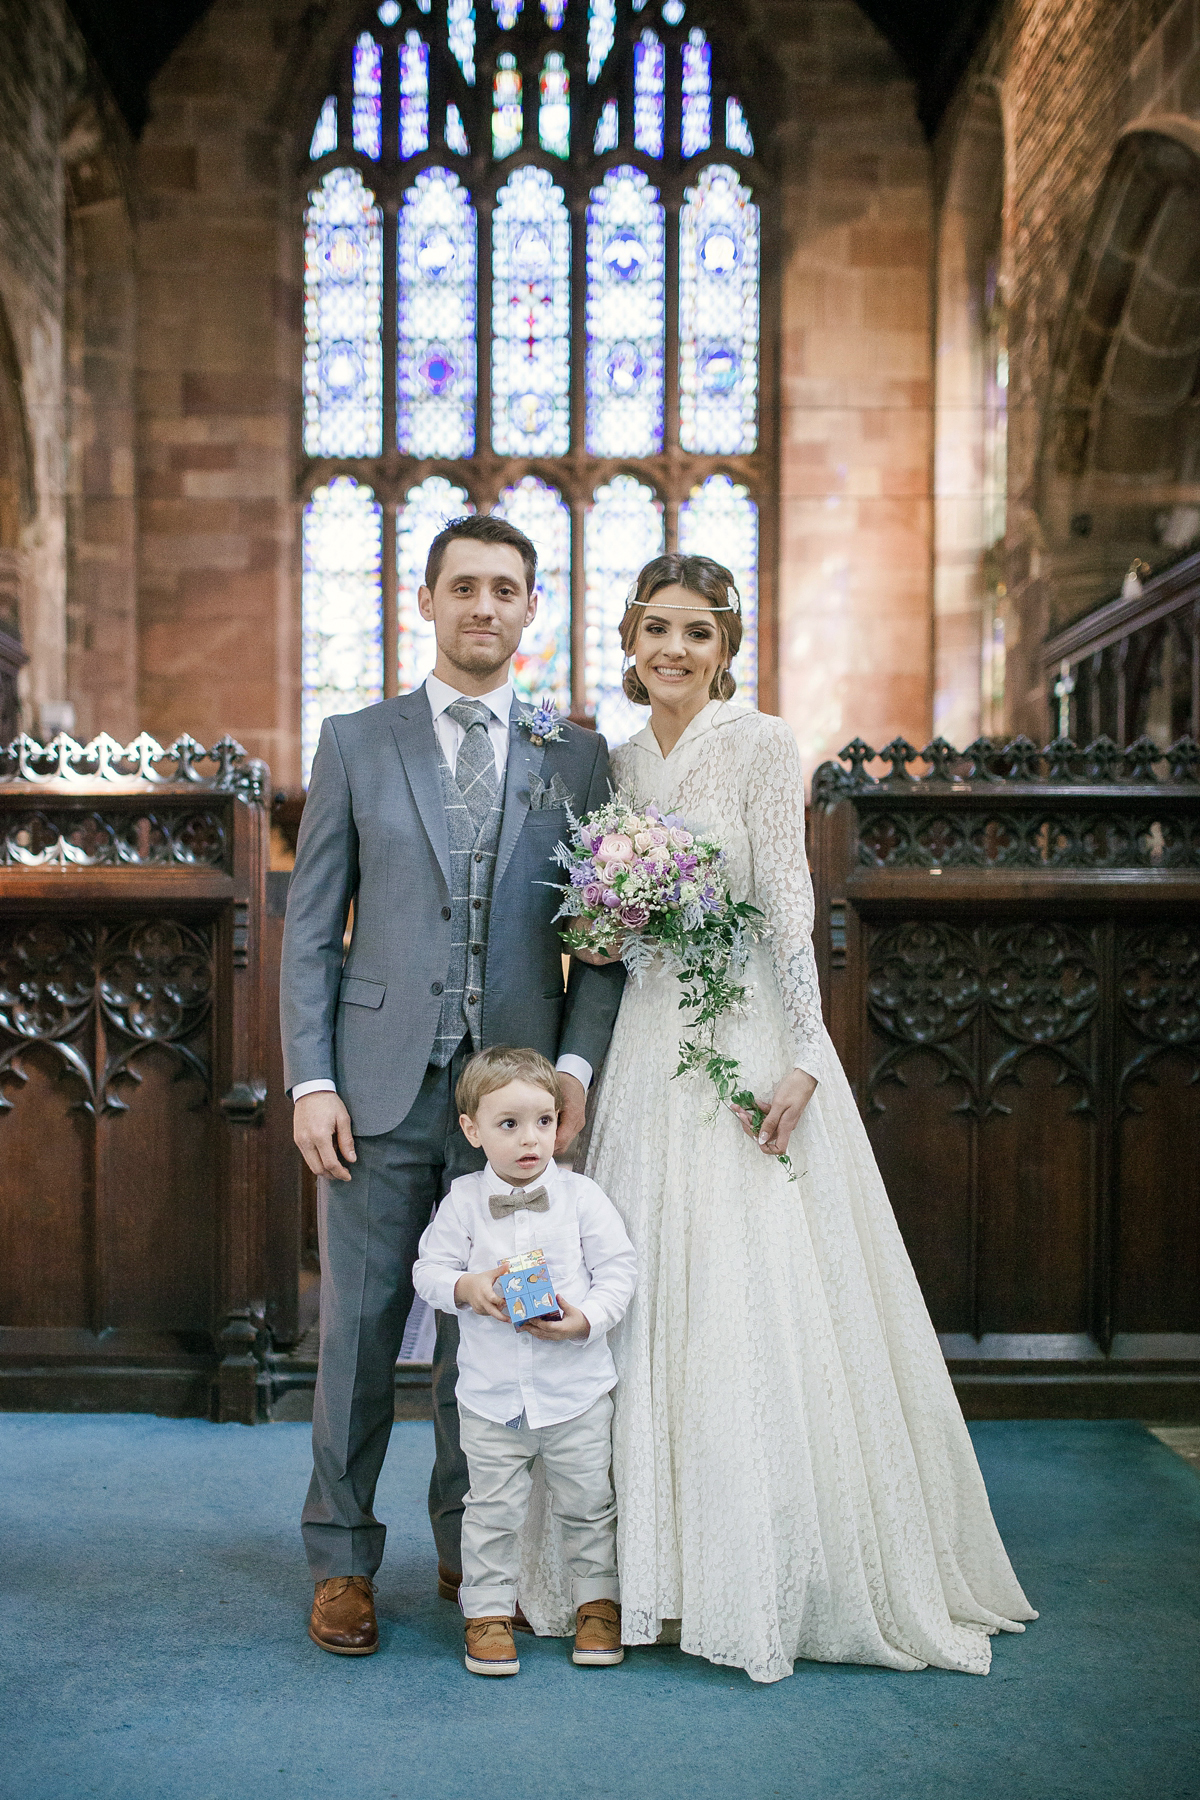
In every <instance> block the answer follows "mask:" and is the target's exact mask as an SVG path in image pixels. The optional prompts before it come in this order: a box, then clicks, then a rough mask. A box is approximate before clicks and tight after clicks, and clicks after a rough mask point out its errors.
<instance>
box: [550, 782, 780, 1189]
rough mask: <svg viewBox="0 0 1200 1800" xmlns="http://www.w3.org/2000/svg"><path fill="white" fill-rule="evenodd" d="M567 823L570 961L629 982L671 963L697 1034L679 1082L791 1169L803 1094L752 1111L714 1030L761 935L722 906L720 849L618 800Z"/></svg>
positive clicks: (740, 907) (683, 1058) (684, 1045)
mask: <svg viewBox="0 0 1200 1800" xmlns="http://www.w3.org/2000/svg"><path fill="white" fill-rule="evenodd" d="M568 817H571V816H570V814H568ZM571 825H572V828H573V829H572V834H571V841H570V843H569V844H561V843H560V844H559V845H558V846H557V848H556V850H555V855H556V857H557V860H558V862H559V863H560V865H561V866H562V867H563V868H564V869H565V870H566V871H567V875H568V877H569V885H568V886H567V889H566V892H565V894H564V897H563V903H562V905H561V906H560V907H559V910H558V913H557V914H556V917H557V918H559V919H563V920H565V921H566V923H565V924H564V926H563V937H564V939H565V940H566V943H567V944H568V946H569V948H570V949H571V951H572V953H573V954H574V955H575V956H577V957H579V959H580V960H581V961H584V962H590V963H593V964H604V963H612V962H618V961H620V962H623V963H624V964H625V967H626V968H627V969H628V970H629V973H630V974H631V975H632V976H633V977H634V979H635V980H640V979H641V976H642V974H643V973H644V971H645V970H646V969H647V968H648V967H649V966H650V964H651V963H652V962H653V961H654V960H655V959H656V957H658V956H659V955H661V954H664V953H665V954H666V955H667V956H668V957H670V959H671V960H672V961H673V963H674V965H675V971H676V974H677V976H678V978H679V982H680V985H681V987H682V989H683V994H682V996H681V998H680V1001H679V1005H680V1008H681V1009H682V1010H683V1011H685V1012H687V1013H690V1014H691V1015H692V1017H691V1018H690V1019H689V1020H688V1025H689V1027H690V1028H691V1031H692V1034H693V1035H690V1036H688V1037H685V1038H683V1039H682V1040H681V1041H680V1045H679V1066H678V1068H677V1069H676V1071H675V1073H676V1075H677V1076H678V1075H686V1074H688V1073H689V1072H691V1071H692V1070H699V1071H700V1072H701V1073H703V1074H706V1075H707V1076H708V1078H709V1080H710V1081H711V1082H712V1084H713V1086H714V1087H715V1089H716V1091H717V1095H718V1097H719V1099H720V1101H721V1102H722V1104H723V1105H725V1106H728V1107H729V1108H730V1110H731V1111H732V1112H734V1113H736V1115H737V1116H738V1118H739V1119H740V1120H741V1121H742V1124H743V1127H744V1129H745V1130H746V1131H747V1133H748V1134H749V1135H751V1136H753V1137H755V1138H756V1140H757V1142H758V1144H759V1147H760V1149H763V1150H764V1151H766V1152H767V1154H769V1155H775V1156H778V1158H779V1160H780V1162H781V1163H783V1165H784V1166H785V1168H787V1169H788V1170H789V1171H790V1169H791V1163H790V1161H789V1159H788V1157H787V1156H786V1155H785V1154H784V1150H785V1148H786V1145H787V1141H788V1137H789V1136H790V1133H791V1130H792V1128H793V1127H794V1125H795V1123H796V1120H797V1119H798V1118H799V1116H800V1113H801V1112H802V1111H803V1108H804V1104H805V1102H806V1101H807V1099H808V1095H807V1094H800V1093H797V1094H796V1095H795V1096H793V1095H791V1094H790V1093H788V1094H787V1095H786V1096H785V1094H784V1092H783V1087H784V1086H785V1085H786V1084H781V1088H780V1089H779V1090H777V1091H776V1095H775V1098H774V1099H773V1100H772V1101H771V1103H770V1105H769V1107H764V1106H762V1105H760V1104H759V1102H758V1100H757V1099H756V1098H755V1096H754V1095H753V1094H752V1093H751V1092H750V1090H749V1089H748V1088H746V1087H745V1086H744V1085H743V1083H742V1079H741V1072H740V1069H739V1067H738V1063H737V1061H736V1059H735V1058H733V1057H729V1056H723V1055H721V1054H720V1052H719V1051H718V1050H717V1048H716V1025H717V1020H718V1019H719V1018H720V1017H721V1016H722V1014H724V1013H727V1012H733V1011H739V1010H740V1009H741V1008H742V1006H743V1004H744V1003H745V1001H746V999H747V989H746V988H745V986H744V985H743V984H742V982H741V980H740V976H741V974H742V971H743V969H744V967H745V963H746V958H747V956H748V955H749V952H750V948H751V946H752V945H753V944H754V943H755V942H757V941H758V939H759V938H760V937H761V936H762V929H761V920H762V914H761V913H760V912H759V910H758V908H757V907H754V906H751V905H750V904H749V903H748V902H746V901H742V900H734V899H733V898H732V897H731V896H730V893H729V890H728V886H727V884H726V882H725V879H724V876H723V873H722V864H723V863H724V860H725V857H724V851H723V850H722V848H721V845H720V844H719V842H718V841H717V839H716V838H715V837H713V836H712V835H711V834H708V833H701V832H693V831H690V830H689V829H688V827H687V824H686V822H685V821H684V820H683V819H680V818H677V817H675V816H674V815H673V814H670V813H663V812H661V811H660V810H659V809H658V808H657V807H656V806H653V805H651V806H647V807H646V808H645V809H644V810H643V811H641V812H639V811H638V810H637V809H636V808H635V807H634V806H633V805H632V804H631V803H630V802H629V801H628V800H627V799H626V798H625V797H624V796H622V795H620V794H618V795H616V796H615V797H614V798H613V799H612V800H610V801H609V802H608V804H607V805H606V806H602V807H599V808H597V810H596V811H595V812H593V813H589V814H588V815H587V817H586V818H585V819H582V820H576V819H574V818H573V817H571ZM795 1073H796V1074H797V1075H800V1074H801V1071H795ZM802 1079H803V1080H805V1081H811V1079H812V1078H811V1077H809V1076H805V1077H802ZM793 1113H794V1116H792V1114H793ZM792 1179H794V1177H792Z"/></svg>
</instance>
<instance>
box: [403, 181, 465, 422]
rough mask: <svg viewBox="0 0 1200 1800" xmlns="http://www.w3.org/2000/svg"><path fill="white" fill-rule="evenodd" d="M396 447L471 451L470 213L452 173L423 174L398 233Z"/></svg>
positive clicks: (408, 195) (407, 200)
mask: <svg viewBox="0 0 1200 1800" xmlns="http://www.w3.org/2000/svg"><path fill="white" fill-rule="evenodd" d="M396 447H397V449H399V450H403V451H407V452H408V453H409V454H410V455H411V456H470V455H471V454H472V452H473V451H474V449H475V209H474V207H473V206H472V205H471V202H470V199H469V198H468V196H467V192H466V189H465V188H462V187H460V186H459V181H458V176H457V175H454V174H452V173H451V172H450V170H449V169H423V170H422V172H421V173H420V174H419V175H418V176H417V179H416V181H415V182H414V184H413V186H412V187H410V188H409V189H408V191H407V193H406V194H405V196H404V204H403V206H402V207H401V208H400V215H399V220H398V222H397V231H396Z"/></svg>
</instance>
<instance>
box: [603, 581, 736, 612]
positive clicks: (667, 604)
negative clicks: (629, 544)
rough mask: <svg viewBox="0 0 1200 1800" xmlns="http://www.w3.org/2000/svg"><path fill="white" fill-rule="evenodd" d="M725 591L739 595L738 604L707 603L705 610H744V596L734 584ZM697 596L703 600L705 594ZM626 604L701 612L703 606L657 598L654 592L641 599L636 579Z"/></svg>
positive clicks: (673, 610)
mask: <svg viewBox="0 0 1200 1800" xmlns="http://www.w3.org/2000/svg"><path fill="white" fill-rule="evenodd" d="M725 591H726V593H727V594H734V595H736V596H737V605H736V606H734V605H732V604H731V603H730V602H729V601H727V602H726V603H725V605H724V606H711V605H708V604H707V603H706V606H705V609H704V610H706V611H708V612H715V613H718V612H731V613H740V612H741V610H742V596H741V595H740V594H739V593H738V591H737V589H736V588H735V587H732V586H731V587H728V588H727V589H726V590H725ZM696 598H697V600H703V599H704V596H703V594H697V596H696ZM625 604H626V606H656V607H657V608H658V610H659V611H660V612H699V611H700V610H701V608H700V607H697V606H679V605H677V604H676V603H675V602H674V601H672V600H656V599H655V597H654V595H653V594H651V596H650V598H649V599H648V600H639V599H638V597H637V582H636V581H635V582H634V584H633V586H632V587H631V588H630V590H629V592H628V594H626V596H625Z"/></svg>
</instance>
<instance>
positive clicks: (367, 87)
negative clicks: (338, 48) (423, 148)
mask: <svg viewBox="0 0 1200 1800" xmlns="http://www.w3.org/2000/svg"><path fill="white" fill-rule="evenodd" d="M382 68H383V54H382V52H381V50H380V48H379V45H378V44H377V43H376V42H375V39H374V38H373V37H372V36H371V34H370V32H369V31H364V32H363V34H362V36H361V37H360V38H359V40H358V42H357V43H356V44H355V46H354V112H353V120H354V148H355V149H356V150H361V152H362V154H363V155H364V156H369V157H370V158H371V160H372V162H378V161H379V152H380V150H381V149H382V148H383V120H382V114H381V111H380V106H381V101H380V95H381V93H382Z"/></svg>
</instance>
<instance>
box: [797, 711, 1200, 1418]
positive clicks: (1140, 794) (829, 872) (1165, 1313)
mask: <svg viewBox="0 0 1200 1800" xmlns="http://www.w3.org/2000/svg"><path fill="white" fill-rule="evenodd" d="M876 754H877V753H876V752H875V751H874V750H873V749H872V748H871V747H870V746H869V745H866V744H864V743H862V742H861V741H860V740H858V739H856V740H855V741H854V743H852V744H849V745H848V746H847V747H846V749H845V750H844V751H842V753H841V759H840V761H838V762H828V763H824V764H822V766H821V767H820V769H818V771H817V773H816V776H815V778H814V782H813V820H814V873H815V878H816V888H817V918H816V930H815V942H816V946H817V958H818V965H819V968H820V973H821V987H822V992H823V994H824V998H825V1008H826V1018H827V1022H828V1024H829V1028H830V1031H831V1034H832V1036H833V1039H834V1042H835V1043H836V1045H837V1047H838V1050H839V1052H840V1054H841V1056H842V1058H843V1061H844V1063H845V1066H846V1071H847V1074H848V1075H849V1077H850V1080H851V1081H852V1083H853V1084H854V1086H855V1090H856V1092H857V1095H858V1100H859V1104H860V1106H861V1107H862V1109H863V1113H864V1116H865V1118H866V1121H867V1126H868V1130H869V1132H870V1134H871V1138H872V1141H873V1143H874V1146H875V1151H876V1154H877V1156H878V1158H879V1162H880V1166H881V1168H882V1170H883V1175H884V1179H885V1181H886V1182H887V1186H888V1191H889V1193H890V1195H891V1198H892V1202H893V1205H894V1206H895V1209H896V1214H897V1218H898V1219H899V1222H900V1226H901V1230H902V1231H903V1233H904V1236H905V1240H906V1242H907V1244H908V1248H909V1251H910V1253H911V1255H912V1258H913V1261H914V1263H915V1265H916V1270H917V1274H918V1276H919V1278H920V1281H921V1284H922V1287H923V1289H924V1292H925V1296H926V1299H927V1301H928V1303H929V1306H930V1310H931V1312H932V1314H933V1319H934V1323H935V1325H936V1326H937V1328H938V1330H939V1332H940V1333H941V1334H942V1343H943V1347H944V1349H945V1351H946V1354H947V1357H948V1360H949V1362H950V1367H951V1371H952V1373H953V1375H954V1379H955V1383H956V1386H957V1387H958V1389H959V1391H960V1395H961V1397H962V1399H963V1401H964V1405H965V1406H966V1408H967V1410H968V1412H969V1413H971V1414H973V1415H974V1416H977V1417H983V1416H1014V1415H1035V1414H1055V1415H1060V1416H1069V1415H1084V1416H1096V1417H1100V1416H1108V1417H1113V1416H1132V1417H1140V1418H1159V1419H1168V1418H1176V1419H1179V1418H1193V1419H1197V1418H1200V747H1198V746H1197V744H1196V743H1195V742H1194V741H1193V740H1192V739H1191V738H1184V739H1181V740H1180V741H1179V742H1178V743H1176V744H1175V745H1174V746H1173V747H1172V748H1171V749H1170V750H1169V751H1166V752H1163V751H1160V750H1158V749H1156V747H1155V746H1154V745H1153V744H1152V743H1150V742H1149V741H1148V740H1146V739H1141V740H1139V742H1137V743H1135V744H1133V745H1132V746H1131V747H1130V748H1129V749H1128V750H1124V751H1122V750H1120V749H1118V747H1117V746H1116V744H1115V743H1113V742H1111V741H1110V740H1109V739H1107V738H1101V739H1099V740H1097V741H1096V742H1095V743H1093V744H1091V745H1090V746H1089V747H1088V748H1087V749H1086V750H1084V749H1079V748H1077V747H1076V746H1075V745H1074V744H1073V743H1072V742H1071V741H1070V740H1069V739H1066V738H1059V739H1056V740H1055V741H1054V742H1053V743H1051V744H1050V745H1048V746H1047V747H1046V748H1045V749H1044V750H1039V749H1038V748H1037V747H1036V746H1035V745H1034V744H1032V743H1031V742H1029V741H1028V740H1027V739H1024V738H1017V739H1015V740H1014V741H1012V742H1011V743H1008V744H1004V745H999V744H992V743H991V742H989V741H988V740H986V739H982V740H979V741H978V742H976V743H974V744H972V745H971V746H970V747H969V748H968V749H967V750H965V751H961V752H960V751H958V750H955V749H954V748H953V747H952V746H950V745H949V744H946V743H945V742H944V741H942V740H941V739H938V740H935V742H934V743H932V744H930V745H928V746H927V747H926V749H924V750H923V751H921V753H920V757H921V760H922V761H923V762H924V765H925V767H924V770H923V772H922V773H921V774H920V776H919V777H917V778H914V775H913V774H912V773H911V772H910V765H912V764H915V763H916V762H917V760H918V759H917V752H916V751H915V750H914V749H913V747H912V746H911V745H910V744H907V743H905V742H904V741H903V740H900V739H897V740H896V741H895V742H893V743H891V744H889V745H888V746H887V747H886V748H885V749H884V750H882V751H880V752H878V759H879V761H880V763H882V764H883V765H885V767H884V771H883V772H881V774H880V775H879V776H878V777H877V776H875V775H872V774H871V773H870V772H869V771H868V767H867V765H868V764H869V763H871V762H872V761H873V760H875V759H876Z"/></svg>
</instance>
